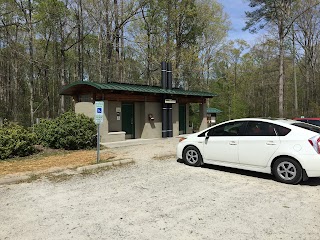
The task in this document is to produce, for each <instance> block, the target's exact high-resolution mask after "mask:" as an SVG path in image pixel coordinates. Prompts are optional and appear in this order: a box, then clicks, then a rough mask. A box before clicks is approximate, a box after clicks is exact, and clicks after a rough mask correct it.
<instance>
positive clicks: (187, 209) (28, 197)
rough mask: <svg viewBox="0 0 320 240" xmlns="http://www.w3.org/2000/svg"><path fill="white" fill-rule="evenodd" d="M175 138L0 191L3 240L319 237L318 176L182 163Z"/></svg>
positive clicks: (13, 185)
mask: <svg viewBox="0 0 320 240" xmlns="http://www.w3.org/2000/svg"><path fill="white" fill-rule="evenodd" d="M177 142H178V139H177V138H172V139H165V140H162V139H159V140H155V141H149V142H146V143H145V144H144V145H140V146H130V147H122V148H118V149H113V151H117V152H119V153H122V154H124V156H126V157H130V158H133V159H134V160H135V164H131V165H127V166H125V167H119V168H114V169H111V170H108V171H105V172H102V173H98V174H94V175H86V176H83V175H76V176H74V177H72V178H71V179H69V180H65V181H62V182H51V181H49V180H46V179H42V180H38V181H34V182H31V183H21V184H12V185H2V186H0V219H1V225H0V239H19V240H20V239H25V240H28V239H77V240H79V239H112V240H113V239H130V240H131V239H299V240H300V239H319V238H320V237H319V236H320V208H319V205H320V179H319V178H316V179H311V180H309V181H308V182H306V183H303V184H301V185H285V184H281V183H278V182H275V181H274V180H273V178H272V176H269V175H265V174H260V173H253V172H248V171H240V170H234V169H230V168H222V167H213V166H204V167H202V168H193V167H189V166H186V165H184V164H182V163H179V162H177V159H176V158H175V148H176V144H177Z"/></svg>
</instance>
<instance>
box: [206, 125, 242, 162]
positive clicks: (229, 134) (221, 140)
mask: <svg viewBox="0 0 320 240" xmlns="http://www.w3.org/2000/svg"><path fill="white" fill-rule="evenodd" d="M244 125H245V122H243V121H235V122H229V123H226V124H223V125H219V126H217V127H213V128H211V129H210V130H209V131H208V133H207V137H206V139H205V142H204V148H203V152H204V159H205V160H206V161H208V162H209V163H210V162H213V161H221V162H231V163H239V159H238V142H239V135H240V134H241V131H242V127H243V126H244Z"/></svg>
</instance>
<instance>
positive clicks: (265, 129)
mask: <svg viewBox="0 0 320 240" xmlns="http://www.w3.org/2000/svg"><path fill="white" fill-rule="evenodd" d="M245 136H277V132H276V127H275V125H274V124H272V123H267V122H260V121H249V122H248V125H247V128H246V131H245Z"/></svg>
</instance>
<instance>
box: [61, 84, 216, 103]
mask: <svg viewBox="0 0 320 240" xmlns="http://www.w3.org/2000/svg"><path fill="white" fill-rule="evenodd" d="M89 94H102V95H104V96H106V97H105V99H107V98H108V96H109V95H110V96H113V97H114V95H124V94H125V95H135V96H137V95H139V96H141V95H143V96H158V97H160V96H169V97H170V96H171V97H173V98H175V97H176V98H184V99H190V100H191V101H195V102H199V101H200V100H199V99H206V98H212V97H214V96H217V95H216V94H214V93H209V92H202V91H187V90H182V89H176V88H174V89H163V88H161V87H157V86H146V85H135V84H123V83H94V82H74V83H71V84H69V85H67V86H65V87H63V88H62V90H61V91H60V95H67V96H74V97H75V96H80V95H89ZM201 101H202V100H201ZM187 102H188V101H187Z"/></svg>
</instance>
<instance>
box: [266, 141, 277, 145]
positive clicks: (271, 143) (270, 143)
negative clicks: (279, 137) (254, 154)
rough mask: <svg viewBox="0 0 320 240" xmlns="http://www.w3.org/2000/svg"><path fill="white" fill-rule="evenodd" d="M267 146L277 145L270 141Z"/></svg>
mask: <svg viewBox="0 0 320 240" xmlns="http://www.w3.org/2000/svg"><path fill="white" fill-rule="evenodd" d="M267 145H277V144H276V143H275V142H273V141H270V142H267Z"/></svg>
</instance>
